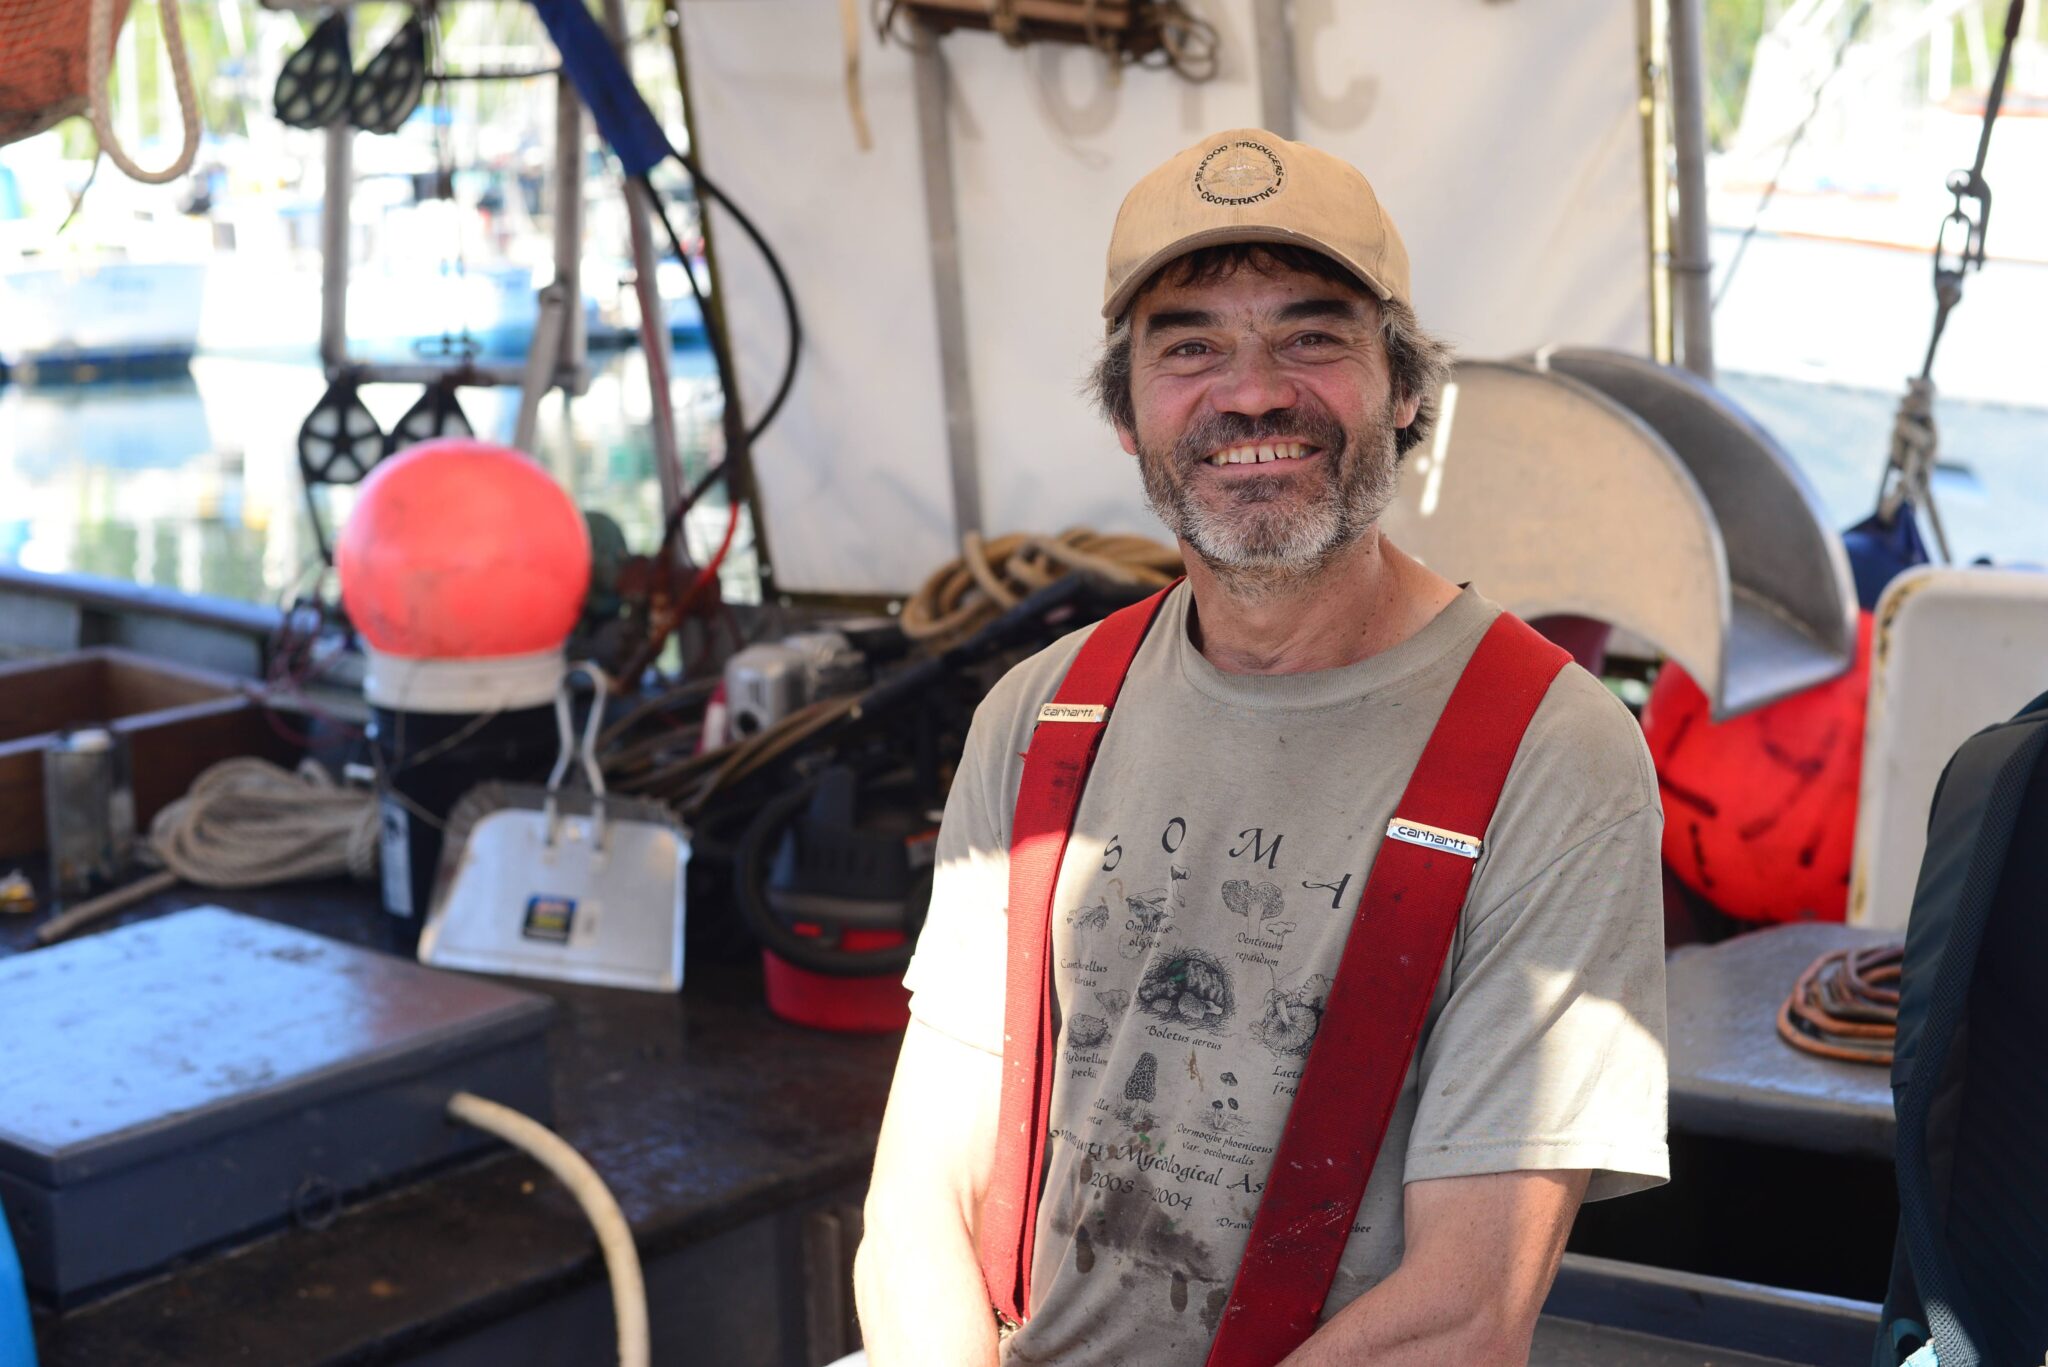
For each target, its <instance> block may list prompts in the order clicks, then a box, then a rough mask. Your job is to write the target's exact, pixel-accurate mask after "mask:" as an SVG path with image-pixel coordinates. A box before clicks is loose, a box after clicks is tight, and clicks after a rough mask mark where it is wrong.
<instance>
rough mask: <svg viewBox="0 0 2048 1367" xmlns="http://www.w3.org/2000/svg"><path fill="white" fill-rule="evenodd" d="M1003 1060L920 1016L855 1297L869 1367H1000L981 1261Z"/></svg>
mask: <svg viewBox="0 0 2048 1367" xmlns="http://www.w3.org/2000/svg"><path fill="white" fill-rule="evenodd" d="M1002 1068H1003V1061H1002V1059H1000V1058H998V1057H996V1056H995V1055H992V1054H987V1053H984V1052H982V1051H981V1050H979V1049H975V1048H972V1047H970V1046H968V1045H965V1044H962V1043H960V1042H959V1041H957V1040H954V1039H951V1038H949V1037H947V1036H945V1035H942V1034H940V1033H939V1032H938V1031H936V1030H933V1029H931V1028H929V1027H927V1026H925V1025H922V1024H920V1023H918V1022H917V1021H916V1020H912V1021H911V1023H910V1029H909V1030H908V1031H907V1032H906V1033H905V1034H904V1036H903V1052H902V1054H901V1055H899V1056H898V1058H897V1060H896V1080H895V1082H894V1083H893V1084H892V1085H891V1086H890V1089H889V1109H888V1112H887V1114H886V1115H884V1116H883V1118H882V1136H881V1139H880V1141H879V1142H878V1143H877V1145H876V1148H875V1175H874V1179H873V1181H872V1182H871V1183H870V1184H869V1186H868V1199H867V1206H866V1214H865V1217H864V1220H865V1233H864V1234H863V1237H862V1239H861V1245H860V1253H859V1254H858V1255H857V1256H856V1257H855V1259H854V1265H853V1282H854V1300H855V1303H856V1304H857V1305H858V1307H859V1309H860V1327H861V1336H862V1338H863V1339H864V1340H865V1341H866V1343H867V1351H868V1361H869V1362H870V1363H871V1364H872V1367H995V1364H996V1325H995V1316H994V1314H993V1313H992V1312H991V1311H990V1310H989V1304H988V1292H987V1290H986V1288H984V1287H983V1285H982V1281H981V1266H980V1263H979V1261H978V1259H977V1257H976V1254H975V1248H976V1244H975V1235H976V1227H977V1225H978V1224H979V1222H980V1213H981V1202H982V1198H983V1197H984V1196H986V1195H987V1193H988V1186H989V1179H990V1175H991V1171H992V1169H993V1168H994V1166H995V1152H996V1125H997V1118H998V1115H999V1113H1000V1109H1001V1105H1002Z"/></svg>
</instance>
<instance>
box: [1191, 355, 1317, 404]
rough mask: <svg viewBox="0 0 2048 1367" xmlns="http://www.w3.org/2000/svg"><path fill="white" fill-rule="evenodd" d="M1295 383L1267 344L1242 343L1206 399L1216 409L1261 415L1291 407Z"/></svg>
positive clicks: (1294, 394) (1293, 399) (1294, 393)
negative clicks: (1265, 345) (1246, 344)
mask: <svg viewBox="0 0 2048 1367" xmlns="http://www.w3.org/2000/svg"><path fill="white" fill-rule="evenodd" d="M1295 398H1296V389H1295V383H1294V381H1293V379H1292V378H1290V377H1289V376H1288V374H1287V371H1286V368H1285V367H1284V366H1282V365H1281V364H1280V362H1279V360H1278V359H1277V358H1276V357H1275V356H1274V355H1273V353H1272V351H1271V349H1270V348H1267V347H1263V346H1257V345H1253V346H1242V347H1239V348H1237V351H1236V354H1235V355H1233V356H1232V357H1231V359H1230V365H1229V368H1228V369H1227V370H1225V371H1224V373H1223V374H1221V375H1219V376H1217V377H1216V383H1215V384H1214V385H1213V386H1212V387H1211V388H1210V390H1209V403H1210V406H1211V407H1212V408H1214V409H1215V410H1216V411H1217V412H1219V413H1242V414H1244V415H1245V416H1247V417H1253V418H1256V417H1260V416H1262V415H1264V414H1267V413H1270V412H1272V411H1273V410H1274V409H1276V408H1292V407H1294V401H1295Z"/></svg>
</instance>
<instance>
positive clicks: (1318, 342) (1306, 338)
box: [1294, 332, 1337, 347]
mask: <svg viewBox="0 0 2048 1367" xmlns="http://www.w3.org/2000/svg"><path fill="white" fill-rule="evenodd" d="M1336 344H1337V339H1336V338H1335V337H1332V336H1331V335H1330V334H1329V333H1327V332H1304V333H1302V334H1301V335H1300V336H1298V337H1296V338H1295V339H1294V345H1296V346H1298V347H1319V346H1335V345H1336Z"/></svg>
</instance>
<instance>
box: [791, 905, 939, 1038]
mask: <svg viewBox="0 0 2048 1367" xmlns="http://www.w3.org/2000/svg"><path fill="white" fill-rule="evenodd" d="M791 929H793V930H795V931H796V933H797V934H799V935H808V936H816V935H817V934H818V933H819V932H818V928H817V927H816V926H807V925H797V926H793V927H791ZM840 943H841V944H842V945H843V946H844V947H845V948H846V949H847V950H848V951H849V952H857V951H860V950H865V949H887V948H889V947H890V946H891V945H900V944H902V943H903V932H902V931H900V930H860V929H848V930H845V931H843V932H841V937H840ZM761 971H762V974H763V976H764V977H765V978H766V979H767V986H768V1009H769V1010H770V1011H773V1012H774V1013H775V1014H776V1015H778V1016H780V1017H782V1018H783V1019H784V1020H786V1021H791V1022H794V1023H795V1024H797V1025H808V1026H810V1027H811V1028H812V1029H814V1030H839V1031H843V1032H845V1033H847V1034H854V1035H889V1034H894V1033H896V1032H897V1031H899V1030H901V1029H903V1028H904V1027H905V1026H907V1025H909V1024H910V993H909V991H908V990H907V989H906V988H905V987H904V986H903V979H902V978H901V976H899V975H896V974H887V975H879V976H875V977H862V978H835V977H830V976H828V975H826V974H823V973H813V972H812V971H811V970H810V969H808V968H799V967H797V966H796V965H795V964H793V963H791V962H790V961H789V960H787V959H785V958H783V957H782V956H781V955H779V954H776V953H774V952H772V951H770V950H765V949H764V950H762V951H761Z"/></svg>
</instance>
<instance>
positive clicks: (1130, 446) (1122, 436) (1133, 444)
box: [1116, 423, 1138, 456]
mask: <svg viewBox="0 0 2048 1367" xmlns="http://www.w3.org/2000/svg"><path fill="white" fill-rule="evenodd" d="M1116 439H1117V442H1118V444H1119V445H1121V446H1122V447H1123V448H1124V454H1125V455H1127V456H1135V455H1137V454H1138V434H1137V433H1136V432H1133V431H1132V430H1131V429H1130V428H1128V427H1126V426H1124V425H1123V424H1122V423H1117V424H1116Z"/></svg>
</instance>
